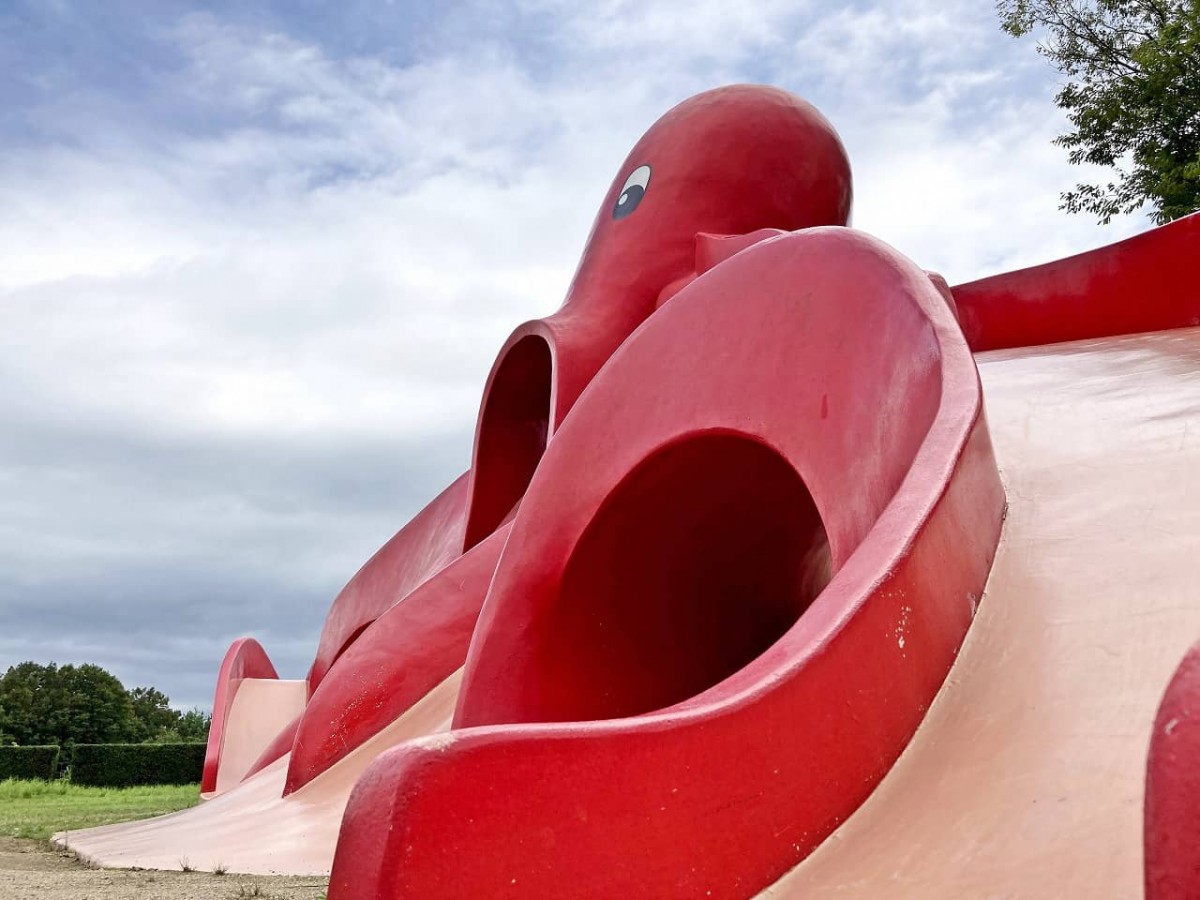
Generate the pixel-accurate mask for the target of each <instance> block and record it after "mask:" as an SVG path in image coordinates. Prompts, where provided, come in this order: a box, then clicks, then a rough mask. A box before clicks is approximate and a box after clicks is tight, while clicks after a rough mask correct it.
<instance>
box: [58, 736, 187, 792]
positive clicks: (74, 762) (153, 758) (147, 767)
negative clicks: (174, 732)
mask: <svg viewBox="0 0 1200 900" xmlns="http://www.w3.org/2000/svg"><path fill="white" fill-rule="evenodd" d="M206 746H207V745H206V744H200V743H196V744H76V745H75V748H74V751H73V752H72V755H71V782H72V783H73V784H87V785H93V786H95V787H130V786H132V785H137V784H195V783H196V782H198V781H199V780H200V776H201V774H202V773H203V772H204V751H205V748H206Z"/></svg>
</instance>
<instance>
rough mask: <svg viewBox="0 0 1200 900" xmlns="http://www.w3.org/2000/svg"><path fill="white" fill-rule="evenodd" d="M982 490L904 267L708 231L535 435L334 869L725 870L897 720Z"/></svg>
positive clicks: (595, 884)
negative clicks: (469, 621)
mask: <svg viewBox="0 0 1200 900" xmlns="http://www.w3.org/2000/svg"><path fill="white" fill-rule="evenodd" d="M631 218H632V217H631ZM864 322H866V323H870V327H868V328H864V327H862V323H864ZM742 488H744V491H743V490H742ZM771 498H774V503H772V502H771ZM1003 505H1004V497H1003V492H1002V490H1001V487H1000V483H999V478H998V475H997V472H996V468H995V462H994V459H993V457H992V453H991V447H990V442H989V440H988V436H987V429H986V425H985V424H984V421H983V418H982V408H981V399H980V391H979V383H978V378H977V375H976V372H975V368H974V363H973V360H972V358H971V355H970V352H969V350H968V348H967V346H966V344H965V342H964V340H963V338H962V335H961V332H960V331H959V329H958V326H957V323H956V322H955V321H954V319H953V316H952V314H951V311H950V309H949V308H948V306H947V304H946V303H945V301H944V299H943V298H942V296H941V295H940V294H939V293H938V291H937V289H936V288H935V287H934V285H933V284H932V283H931V281H930V280H929V278H928V277H927V276H926V275H925V273H923V272H921V271H920V270H919V269H917V268H916V267H914V266H913V265H912V264H911V263H909V262H907V261H906V260H904V259H903V258H901V257H899V256H898V255H897V254H895V253H894V252H893V251H890V250H889V249H887V248H886V247H884V246H883V245H881V244H880V243H878V242H876V241H874V240H872V239H870V238H867V237H865V236H863V235H861V234H857V233H855V232H851V231H848V230H843V229H819V230H813V231H808V232H805V233H800V234H794V235H786V236H783V237H779V238H776V239H773V240H768V241H764V242H760V243H758V244H757V245H755V246H752V247H750V248H748V249H746V250H744V251H743V252H741V253H739V254H737V255H735V256H733V257H731V258H729V259H727V260H726V261H725V262H722V263H721V264H719V265H717V266H716V267H714V268H713V269H711V271H709V272H708V273H707V274H705V275H703V276H702V277H701V278H698V279H697V280H696V281H694V282H693V283H691V284H690V285H688V286H687V287H685V288H684V289H682V290H681V291H680V292H679V293H678V294H676V295H675V296H674V298H673V299H671V300H670V302H669V303H667V304H666V305H665V306H664V307H663V308H662V309H661V310H660V311H659V312H658V313H657V314H655V315H654V317H653V318H651V319H650V320H649V321H648V322H647V323H646V324H645V325H644V326H643V327H642V328H641V329H639V330H638V331H637V332H636V333H635V334H634V335H633V336H632V338H631V339H630V340H629V341H628V342H627V343H626V344H625V345H624V346H623V347H622V348H621V349H620V350H619V351H618V352H617V353H616V354H614V356H613V358H612V360H611V361H610V362H609V364H608V365H607V366H605V368H604V369H603V370H602V371H601V373H600V375H599V376H598V377H597V378H596V380H595V381H594V383H593V384H592V386H591V387H590V388H589V390H588V391H587V393H586V394H585V395H584V396H583V397H582V398H581V400H580V402H579V405H578V408H577V409H576V410H575V411H574V412H573V413H572V415H571V417H570V418H569V419H568V420H567V421H566V422H565V423H563V425H562V428H561V430H560V431H559V432H558V433H557V435H556V436H555V438H554V440H553V441H552V442H551V443H550V444H549V446H548V448H547V450H546V454H545V456H544V458H543V459H542V461H541V463H540V465H539V466H538V467H537V469H536V472H535V473H534V475H533V479H532V482H531V484H530V486H529V489H528V494H527V495H526V497H525V499H524V501H523V502H522V505H521V508H520V510H519V512H518V514H517V517H516V520H515V521H514V523H513V526H512V532H511V534H510V536H509V539H508V543H507V546H506V547H505V550H504V554H503V556H502V558H501V560H500V563H499V566H498V568H497V570H496V574H495V577H494V580H493V582H492V586H491V589H490V591H489V593H488V598H487V600H486V602H485V605H484V609H483V612H482V615H481V617H480V620H479V625H478V629H477V632H476V636H475V638H474V640H473V642H472V646H471V651H470V655H469V657H468V662H467V670H466V674H465V677H464V684H463V690H462V693H461V694H460V704H459V709H458V712H457V715H456V724H457V725H458V726H460V727H461V730H457V731H454V732H451V734H450V735H445V736H437V737H434V738H430V739H427V740H425V741H416V742H412V743H410V744H408V745H404V746H401V747H399V748H397V749H395V750H394V751H392V752H389V753H386V754H384V755H383V756H381V757H380V758H379V759H378V760H377V761H376V763H375V764H374V765H373V766H372V767H371V768H370V769H369V770H368V771H367V773H366V774H365V775H364V777H363V779H362V780H361V781H360V782H359V784H358V786H357V787H356V789H355V792H354V795H353V796H352V798H351V801H350V805H349V807H348V809H347V813H346V816H345V819H344V822H343V829H342V835H341V839H340V842H339V847H338V852H337V856H336V859H335V862H334V869H333V876H332V881H331V885H330V897H331V898H339V900H344V898H350V897H410V896H411V897H436V896H444V897H462V896H555V897H596V896H713V897H744V896H748V895H750V894H751V893H753V892H754V891H755V890H756V889H758V888H760V887H762V886H764V885H766V884H768V883H770V882H771V881H772V880H773V879H774V878H776V877H777V876H779V875H780V874H781V873H782V872H784V871H785V870H786V869H788V868H789V867H790V866H792V865H794V864H795V862H796V861H798V860H799V859H801V858H802V857H803V856H804V855H806V854H807V853H808V852H810V851H811V850H812V849H813V848H814V847H815V846H816V845H817V844H818V843H819V842H820V841H821V840H822V838H823V837H824V836H825V835H827V834H828V833H829V832H830V831H831V830H832V829H833V828H834V827H835V826H836V825H837V823H838V822H840V821H842V820H843V819H844V818H845V817H846V816H847V815H849V813H850V812H852V811H853V810H854V809H855V808H856V807H857V806H858V804H859V803H861V802H862V800H863V799H864V798H865V797H866V796H867V794H869V793H870V791H871V789H872V787H873V786H874V784H875V783H876V782H877V781H878V780H879V779H880V778H881V777H882V776H883V774H884V773H885V772H886V771H887V769H888V768H889V767H890V765H891V763H892V762H893V761H894V760H895V758H896V757H897V756H898V754H899V753H900V752H901V750H902V749H903V747H904V746H905V743H906V742H907V740H908V738H909V737H910V736H911V734H912V733H913V731H914V730H915V728H916V727H917V725H918V723H919V722H920V720H921V718H922V716H923V714H924V711H925V709H926V708H927V706H928V704H929V703H930V701H931V700H932V698H933V695H934V694H935V693H936V691H937V690H938V688H939V687H940V685H941V683H942V680H943V679H944V677H945V674H946V671H947V670H948V668H949V666H950V664H951V662H952V661H953V659H954V656H955V654H956V652H957V648H958V646H959V644H960V642H961V641H962V638H963V636H964V634H965V632H966V629H967V627H968V625H969V623H970V620H971V617H972V615H973V612H974V608H975V603H976V600H977V598H978V597H979V596H980V594H981V592H982V588H983V584H984V581H985V579H986V577H987V573H988V569H989V566H990V563H991V558H992V554H993V552H994V549H995V546H996V541H997V538H998V533H999V526H1000V520H1001V517H1002V511H1003ZM826 536H827V538H828V548H827V549H826V546H825V543H824V538H825V537H826ZM826 581H828V583H827V584H826ZM822 587H824V590H823V591H822V590H821V588H822ZM818 591H820V593H819V595H817V592H818ZM814 595H815V599H814ZM531 723H553V724H531ZM471 726H488V727H471Z"/></svg>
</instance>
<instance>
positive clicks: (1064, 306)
mask: <svg viewBox="0 0 1200 900" xmlns="http://www.w3.org/2000/svg"><path fill="white" fill-rule="evenodd" d="M1198 244H1200V213H1196V214H1193V215H1190V216H1187V217H1186V218H1183V219H1178V220H1176V221H1175V222H1172V223H1170V224H1169V225H1164V226H1162V227H1161V228H1154V229H1151V230H1150V231H1147V232H1144V233H1142V234H1139V235H1136V236H1134V237H1131V238H1129V239H1128V240H1124V241H1121V242H1119V243H1116V244H1112V245H1110V246H1108V247H1100V248H1099V249H1097V250H1089V251H1088V252H1086V253H1080V254H1079V255H1078V256H1071V257H1068V258H1067V259H1060V260H1056V261H1054V262H1050V263H1046V264H1044V265H1040V266H1033V267H1032V268H1029V269H1020V270H1018V271H1016V272H1006V273H1005V274H1003V275H993V276H991V277H990V278H984V279H982V280H980V281H972V282H971V283H969V284H962V285H959V286H958V287H955V288H954V299H955V301H956V302H957V303H958V309H959V317H960V319H961V321H962V328H963V332H964V333H965V334H966V336H967V340H968V342H970V344H971V348H972V349H973V350H976V351H980V350H996V349H1002V348H1005V347H1028V346H1032V345H1035V344H1052V343H1055V342H1058V341H1074V340H1079V339H1082V338H1097V337H1112V336H1115V335H1120V334H1137V333H1139V332H1143V331H1161V330H1164V329H1168V328H1182V327H1185V326H1189V325H1200V281H1198V280H1197V278H1196V246H1197V245H1198Z"/></svg>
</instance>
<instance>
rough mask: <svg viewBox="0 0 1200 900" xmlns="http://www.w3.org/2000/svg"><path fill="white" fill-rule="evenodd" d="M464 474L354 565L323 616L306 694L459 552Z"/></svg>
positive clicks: (464, 507)
mask: <svg viewBox="0 0 1200 900" xmlns="http://www.w3.org/2000/svg"><path fill="white" fill-rule="evenodd" d="M466 501H467V476H466V475H462V476H460V477H459V478H457V479H456V480H455V481H454V482H453V483H452V484H451V485H450V486H449V487H448V488H446V489H445V490H444V491H442V493H440V494H439V495H438V496H437V497H435V498H434V499H433V500H432V501H431V502H430V503H429V505H428V506H426V507H425V508H424V509H423V510H421V512H419V513H418V514H417V515H416V516H415V517H414V518H413V519H412V521H410V522H409V523H408V524H407V525H405V526H404V527H403V528H401V529H400V531H399V532H398V533H397V534H396V536H395V537H393V538H392V539H391V540H390V541H388V542H387V543H386V544H384V545H383V547H381V548H380V549H379V551H378V552H377V553H376V554H375V555H374V556H372V557H371V558H370V559H369V560H368V561H367V562H366V564H365V565H364V566H363V567H362V568H361V569H359V570H358V572H357V573H356V574H355V576H354V577H353V578H351V579H350V582H349V584H347V585H346V586H345V587H344V588H342V591H341V593H339V594H338V595H337V597H336V598H335V599H334V601H333V604H332V606H331V607H330V609H329V614H328V615H327V616H326V617H325V625H324V627H323V628H322V630H321V640H320V643H319V644H318V646H317V655H316V659H315V660H314V661H313V664H312V667H311V668H310V669H309V673H308V685H309V694H310V696H311V694H312V692H313V691H315V690H316V689H317V688H318V687H319V686H320V684H321V681H322V680H323V679H324V677H325V675H326V673H327V672H328V671H329V668H330V667H331V666H332V665H333V663H334V662H335V661H336V660H337V658H338V657H339V656H340V655H341V654H342V653H344V652H346V650H347V648H348V647H349V646H350V644H351V643H353V641H354V640H355V639H356V638H357V637H360V636H361V635H362V634H363V632H364V631H365V630H366V629H367V628H368V627H369V626H370V624H371V623H372V622H374V621H375V620H376V619H377V618H379V616H380V615H381V614H382V613H383V612H384V611H385V610H387V609H389V608H390V607H391V606H392V605H394V604H395V603H396V602H397V601H398V600H400V599H401V598H402V597H404V596H406V595H407V594H408V593H410V592H411V591H412V590H413V589H414V588H415V587H417V586H418V585H419V584H421V583H422V582H423V581H425V580H426V579H427V578H429V576H430V575H433V574H434V573H436V572H438V571H440V570H441V569H443V568H445V567H446V566H447V565H448V564H449V563H450V562H452V561H453V560H455V559H457V558H458V556H459V555H460V554H461V553H462V542H463V528H464V526H465V523H466Z"/></svg>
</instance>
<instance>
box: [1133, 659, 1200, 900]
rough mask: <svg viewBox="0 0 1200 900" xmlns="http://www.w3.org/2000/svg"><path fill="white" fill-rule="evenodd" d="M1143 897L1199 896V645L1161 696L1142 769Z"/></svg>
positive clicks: (1162, 899) (1186, 898)
mask: <svg viewBox="0 0 1200 900" xmlns="http://www.w3.org/2000/svg"><path fill="white" fill-rule="evenodd" d="M1145 837H1146V898H1147V900H1192V898H1195V897H1200V644H1196V645H1195V646H1194V647H1192V649H1191V650H1190V651H1189V652H1188V654H1187V656H1185V657H1184V659H1183V662H1181V663H1180V664H1179V668H1178V669H1177V670H1176V672H1175V675H1174V677H1173V678H1172V679H1171V683H1170V684H1169V685H1168V686H1167V690H1166V693H1165V694H1164V695H1163V700H1162V705H1161V706H1159V708H1158V715H1157V716H1156V717H1155V720H1154V733H1153V736H1152V737H1151V739H1150V758H1149V763H1148V765H1147V768H1146V836H1145Z"/></svg>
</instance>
